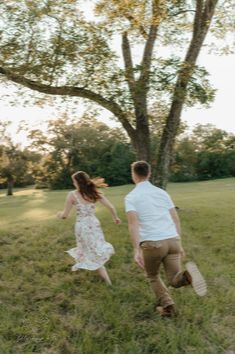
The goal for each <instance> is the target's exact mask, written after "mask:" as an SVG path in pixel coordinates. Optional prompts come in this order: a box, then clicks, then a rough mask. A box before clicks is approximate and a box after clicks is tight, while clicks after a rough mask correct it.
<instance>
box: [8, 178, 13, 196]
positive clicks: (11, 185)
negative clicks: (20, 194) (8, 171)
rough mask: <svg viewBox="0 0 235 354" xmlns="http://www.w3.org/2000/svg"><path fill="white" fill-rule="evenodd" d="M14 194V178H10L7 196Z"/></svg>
mask: <svg viewBox="0 0 235 354" xmlns="http://www.w3.org/2000/svg"><path fill="white" fill-rule="evenodd" d="M10 195H13V180H12V179H8V181H7V196H10Z"/></svg>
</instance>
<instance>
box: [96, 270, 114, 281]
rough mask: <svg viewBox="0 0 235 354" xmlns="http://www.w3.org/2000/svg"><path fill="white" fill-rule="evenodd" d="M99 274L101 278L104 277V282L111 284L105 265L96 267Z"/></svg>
mask: <svg viewBox="0 0 235 354" xmlns="http://www.w3.org/2000/svg"><path fill="white" fill-rule="evenodd" d="M97 271H98V273H99V275H100V276H101V278H102V279H104V281H105V283H106V284H108V285H112V282H111V280H110V278H109V275H108V272H107V270H106V268H105V267H101V268H99V269H97Z"/></svg>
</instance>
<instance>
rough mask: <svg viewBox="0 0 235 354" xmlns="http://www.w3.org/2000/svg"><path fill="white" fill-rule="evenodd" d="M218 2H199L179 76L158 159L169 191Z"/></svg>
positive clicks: (160, 177) (162, 181)
mask: <svg viewBox="0 0 235 354" xmlns="http://www.w3.org/2000/svg"><path fill="white" fill-rule="evenodd" d="M217 2H218V0H206V1H205V2H204V1H203V0H197V4H196V12H195V17H194V27H193V35H192V39H191V42H190V45H189V48H188V51H187V54H186V57H185V59H184V61H183V64H182V69H181V70H180V71H179V73H178V78H177V82H176V86H175V90H174V93H173V99H172V104H171V108H170V111H169V114H168V117H167V120H166V125H165V127H164V130H163V134H162V138H161V142H160V148H159V152H158V157H157V179H156V181H155V183H156V184H157V185H158V186H159V187H161V188H163V189H166V186H167V182H168V178H169V168H170V162H171V158H172V153H173V147H174V143H175V138H176V136H177V133H178V128H179V124H180V117H181V112H182V109H183V105H184V102H185V97H186V93H187V86H188V83H189V80H190V77H191V75H192V72H193V69H194V66H195V63H196V61H197V58H198V55H199V53H200V50H201V48H202V45H203V42H204V40H205V37H206V35H207V32H208V29H209V26H210V23H211V20H212V17H213V14H214V10H215V7H216V4H217Z"/></svg>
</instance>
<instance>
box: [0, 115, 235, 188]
mask: <svg viewBox="0 0 235 354" xmlns="http://www.w3.org/2000/svg"><path fill="white" fill-rule="evenodd" d="M159 124H160V123H159ZM5 129H6V125H5V126H3V125H2V139H1V143H0V188H6V187H7V188H8V194H9V195H11V194H12V188H13V184H14V186H15V187H22V186H26V185H30V184H31V185H32V184H35V186H36V188H51V189H61V188H62V189H63V188H71V187H72V183H71V178H70V176H71V174H72V173H73V172H75V171H76V170H84V171H86V172H87V173H88V174H89V175H90V176H92V177H97V176H102V177H104V178H105V180H106V182H107V183H108V184H109V185H110V186H115V185H122V184H128V183H131V176H130V164H131V162H133V161H134V160H135V159H136V156H135V153H134V151H133V147H132V145H131V144H130V143H129V141H128V138H127V136H126V135H125V134H124V133H123V132H122V130H120V129H119V128H110V127H108V126H107V125H106V124H104V123H102V122H99V121H97V120H95V119H94V118H92V117H91V116H89V115H85V116H84V117H83V118H82V119H81V120H80V121H79V122H77V121H73V120H69V118H68V117H67V116H64V117H62V118H59V119H57V120H53V121H50V122H49V125H48V130H47V132H46V133H45V132H43V131H41V130H40V129H38V130H31V131H29V133H28V135H29V138H30V140H31V145H30V146H28V147H27V148H22V147H20V145H17V144H14V143H13V141H12V139H11V138H10V137H9V136H7V135H6V133H5ZM152 129H153V130H152V142H153V146H152V148H153V149H154V150H156V149H159V141H160V138H159V131H158V130H154V126H152ZM152 166H153V175H154V172H155V169H156V166H155V161H154V160H153V161H152ZM170 170H171V177H170V180H171V181H174V182H185V181H195V180H207V179H214V178H223V177H229V176H235V135H234V134H230V133H228V132H226V131H223V130H221V129H218V128H216V127H215V126H213V125H211V124H206V125H197V126H196V127H195V128H194V129H193V131H192V132H191V133H189V132H188V131H187V128H186V126H184V125H181V134H180V135H179V136H178V138H177V141H176V148H175V153H174V155H172V159H171V164H170Z"/></svg>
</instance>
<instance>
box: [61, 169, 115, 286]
mask: <svg viewBox="0 0 235 354" xmlns="http://www.w3.org/2000/svg"><path fill="white" fill-rule="evenodd" d="M72 180H73V184H74V186H75V187H76V190H75V191H72V192H69V193H68V196H67V198H66V202H65V207H64V210H63V211H61V212H59V213H58V214H57V217H58V218H59V219H65V218H67V216H68V215H69V212H70V210H71V208H72V207H73V205H75V206H76V209H77V218H76V223H75V237H76V242H77V247H75V248H72V249H70V250H68V251H67V252H68V253H69V254H70V255H71V256H72V257H73V258H74V259H75V261H76V263H75V264H74V266H73V267H72V270H73V271H75V270H77V269H79V268H82V269H88V270H97V271H98V273H99V275H100V276H101V277H102V278H103V279H104V281H105V282H106V284H109V285H111V284H112V283H111V280H110V278H109V275H108V272H107V270H106V268H105V266H104V264H105V263H106V262H107V261H108V260H109V258H110V257H111V255H112V254H113V253H114V249H113V246H112V245H111V244H110V243H108V242H106V241H105V238H104V234H103V231H102V229H101V226H100V222H99V220H98V219H97V217H96V215H95V206H96V203H97V202H100V203H101V204H103V205H104V206H105V207H106V208H107V209H108V210H109V211H110V212H111V215H112V218H113V221H114V223H115V224H120V223H121V220H120V219H119V217H118V215H117V212H116V209H115V207H114V206H113V205H112V204H111V203H110V201H109V200H108V199H107V198H105V197H104V195H103V194H102V193H101V192H100V191H98V189H97V188H98V187H103V186H106V185H105V184H104V182H103V179H101V178H96V179H94V180H92V179H90V177H89V176H88V174H87V173H85V172H83V171H78V172H76V173H74V174H73V175H72Z"/></svg>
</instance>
